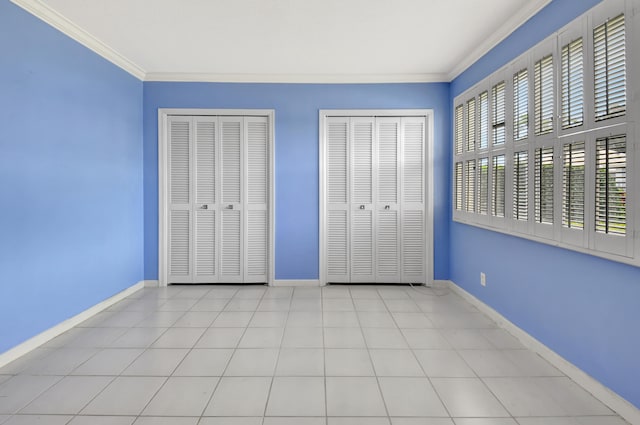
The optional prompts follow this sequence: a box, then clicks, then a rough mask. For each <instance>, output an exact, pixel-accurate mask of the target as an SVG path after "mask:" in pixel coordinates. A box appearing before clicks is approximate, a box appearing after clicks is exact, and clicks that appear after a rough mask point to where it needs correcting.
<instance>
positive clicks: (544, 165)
mask: <svg viewBox="0 0 640 425" xmlns="http://www.w3.org/2000/svg"><path fill="white" fill-rule="evenodd" d="M534 176H535V177H534V201H533V202H534V209H535V220H536V222H537V223H546V224H552V223H553V148H552V147H546V148H538V149H536V150H535V163H534Z"/></svg>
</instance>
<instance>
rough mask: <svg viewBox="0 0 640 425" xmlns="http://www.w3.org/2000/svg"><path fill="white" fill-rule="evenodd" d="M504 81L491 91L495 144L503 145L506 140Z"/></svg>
mask: <svg viewBox="0 0 640 425" xmlns="http://www.w3.org/2000/svg"><path fill="white" fill-rule="evenodd" d="M504 88H505V84H504V81H503V82H501V83H498V84H496V85H495V86H493V88H492V89H491V98H492V107H493V123H492V126H491V127H492V130H493V144H494V145H503V144H504V142H505V140H506V135H505V119H504Z"/></svg>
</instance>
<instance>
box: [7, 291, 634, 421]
mask: <svg viewBox="0 0 640 425" xmlns="http://www.w3.org/2000/svg"><path fill="white" fill-rule="evenodd" d="M39 423H42V424H50V425H57V424H70V425H82V424H91V425H131V424H136V425H161V424H167V425H168V424H171V425H196V424H200V425H222V424H224V425H294V424H295V425H516V424H520V425H542V424H545V425H595V424H598V425H622V424H625V423H626V422H624V421H623V420H622V419H621V418H619V417H618V416H616V415H615V413H614V412H612V411H611V410H609V409H608V408H607V407H606V406H604V405H603V404H602V403H600V402H599V401H598V400H596V399H595V398H594V397H592V396H591V395H590V394H589V393H587V392H586V391H585V390H584V389H582V388H581V387H579V386H578V385H576V384H575V383H574V382H573V381H571V380H570V379H568V378H567V377H566V376H564V375H563V374H562V373H560V372H559V371H558V370H557V369H555V368H554V367H553V366H551V365H550V364H548V363H547V362H546V361H545V360H543V359H542V358H540V357H539V356H537V355H536V354H535V353H532V352H531V351H528V350H526V349H525V348H524V347H523V346H522V345H521V344H520V343H519V342H518V341H517V340H516V339H515V338H513V337H512V336H511V335H509V334H508V333H507V332H505V331H503V330H501V329H499V328H497V326H496V325H495V324H494V323H493V322H492V321H491V320H490V319H488V318H487V317H486V316H484V315H483V314H481V313H480V312H479V311H478V310H476V309H475V308H474V307H473V306H472V305H470V304H469V303H467V302H466V301H464V300H463V299H462V298H460V297H459V296H457V295H455V294H454V293H449V292H447V291H446V290H445V289H437V290H433V289H428V288H424V287H420V288H415V289H414V288H410V287H406V286H329V287H325V288H308V287H301V288H295V289H294V288H273V287H272V288H267V287H265V286H170V287H168V288H147V289H144V290H142V291H139V292H137V293H135V294H133V295H131V296H130V297H128V298H127V299H125V300H123V301H121V302H119V303H117V304H115V305H114V306H112V307H111V308H109V309H107V310H105V311H103V312H101V313H99V314H97V315H96V316H94V317H92V318H91V319H89V320H87V321H85V322H84V323H82V324H81V325H79V326H77V327H75V328H73V329H71V330H70V331H68V332H66V333H65V334H63V335H60V336H59V337H57V338H55V339H54V340H52V341H50V342H49V343H47V344H45V345H44V346H42V347H40V348H38V349H36V350H34V351H32V352H31V353H29V354H27V355H25V356H24V357H22V358H20V359H18V360H16V361H14V362H13V363H11V364H9V365H7V366H5V367H3V368H1V369H0V424H4V425H16V424H39Z"/></svg>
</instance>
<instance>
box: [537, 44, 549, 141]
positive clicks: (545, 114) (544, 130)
mask: <svg viewBox="0 0 640 425" xmlns="http://www.w3.org/2000/svg"><path fill="white" fill-rule="evenodd" d="M553 96H554V93H553V56H552V55H548V56H545V57H544V58H542V59H540V60H539V61H538V62H536V63H535V66H534V114H535V133H536V135H542V134H548V133H551V132H552V131H553V113H554V107H553Z"/></svg>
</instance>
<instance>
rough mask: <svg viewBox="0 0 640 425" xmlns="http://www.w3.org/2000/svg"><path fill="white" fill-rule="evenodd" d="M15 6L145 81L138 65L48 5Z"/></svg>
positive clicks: (19, 1)
mask: <svg viewBox="0 0 640 425" xmlns="http://www.w3.org/2000/svg"><path fill="white" fill-rule="evenodd" d="M11 1H12V2H13V3H14V4H16V5H17V6H19V7H21V8H22V9H24V10H26V11H27V12H29V13H31V14H32V15H34V16H35V17H37V18H39V19H41V20H42V21H44V22H46V23H47V24H49V25H51V26H52V27H54V28H55V29H57V30H58V31H60V32H62V33H63V34H65V35H67V36H68V37H70V38H72V39H73V40H75V41H77V42H78V43H80V44H82V45H83V46H85V47H86V48H88V49H89V50H92V51H93V52H95V53H97V54H98V55H100V56H102V57H103V58H105V59H106V60H108V61H109V62H111V63H113V64H114V65H116V66H118V67H120V68H122V69H123V70H125V71H127V72H128V73H129V74H131V75H133V76H134V77H136V78H138V79H139V80H144V77H145V72H144V70H143V69H142V68H140V67H139V66H138V65H136V64H135V63H133V62H132V61H130V60H129V59H127V58H126V57H124V56H123V55H121V54H120V53H118V52H117V51H115V50H114V49H112V48H111V47H109V46H107V45H106V44H104V43H103V42H102V41H100V40H98V39H97V38H95V37H94V36H93V35H91V34H89V33H88V32H87V31H85V30H84V29H82V28H80V27H79V26H78V25H76V24H74V23H73V22H71V21H70V20H69V19H67V18H65V17H64V16H62V15H61V14H59V13H58V12H56V11H55V10H53V9H52V8H50V7H49V6H47V5H46V4H44V3H42V2H41V1H39V0H11Z"/></svg>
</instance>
